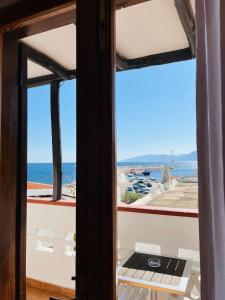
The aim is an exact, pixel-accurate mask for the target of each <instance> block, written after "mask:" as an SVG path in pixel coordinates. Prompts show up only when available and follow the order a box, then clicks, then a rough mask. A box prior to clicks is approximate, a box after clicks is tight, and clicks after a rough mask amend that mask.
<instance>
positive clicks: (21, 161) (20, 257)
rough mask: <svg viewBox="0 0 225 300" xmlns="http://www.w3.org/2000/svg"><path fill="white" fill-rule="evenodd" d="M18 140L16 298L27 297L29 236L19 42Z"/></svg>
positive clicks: (23, 50)
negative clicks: (27, 246)
mask: <svg viewBox="0 0 225 300" xmlns="http://www.w3.org/2000/svg"><path fill="white" fill-rule="evenodd" d="M18 56H19V57H18V71H19V76H18V82H19V85H18V127H17V132H18V142H17V170H18V171H17V172H18V179H17V208H16V214H17V222H16V231H17V232H16V236H17V239H16V244H17V245H19V247H18V251H17V252H16V261H17V262H18V264H17V268H16V295H18V296H17V297H18V298H17V297H16V299H18V300H24V299H26V239H27V238H26V237H27V230H26V229H27V223H26V222H27V47H26V46H25V45H23V44H21V43H20V44H19V53H18Z"/></svg>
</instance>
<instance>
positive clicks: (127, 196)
mask: <svg viewBox="0 0 225 300" xmlns="http://www.w3.org/2000/svg"><path fill="white" fill-rule="evenodd" d="M139 198H141V196H140V195H139V194H137V193H134V192H125V193H124V194H123V195H122V202H124V203H127V204H131V203H133V202H135V201H136V200H138V199H139Z"/></svg>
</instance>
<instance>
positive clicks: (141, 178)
mask: <svg viewBox="0 0 225 300" xmlns="http://www.w3.org/2000/svg"><path fill="white" fill-rule="evenodd" d="M137 180H138V181H140V180H141V181H145V178H144V177H143V176H138V177H137Z"/></svg>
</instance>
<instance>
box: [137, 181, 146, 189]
mask: <svg viewBox="0 0 225 300" xmlns="http://www.w3.org/2000/svg"><path fill="white" fill-rule="evenodd" d="M138 185H139V187H140V188H146V187H147V186H146V184H144V183H141V182H140V183H139V182H138Z"/></svg>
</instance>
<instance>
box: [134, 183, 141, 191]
mask: <svg viewBox="0 0 225 300" xmlns="http://www.w3.org/2000/svg"><path fill="white" fill-rule="evenodd" d="M139 188H140V187H139V184H138V183H137V182H136V183H134V184H133V189H135V190H136V189H139Z"/></svg>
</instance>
